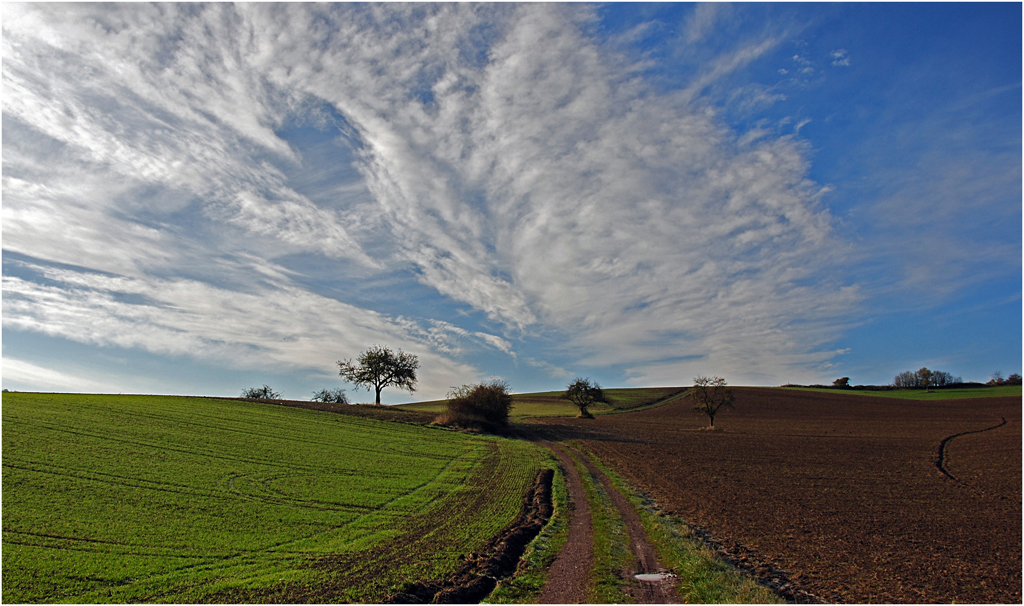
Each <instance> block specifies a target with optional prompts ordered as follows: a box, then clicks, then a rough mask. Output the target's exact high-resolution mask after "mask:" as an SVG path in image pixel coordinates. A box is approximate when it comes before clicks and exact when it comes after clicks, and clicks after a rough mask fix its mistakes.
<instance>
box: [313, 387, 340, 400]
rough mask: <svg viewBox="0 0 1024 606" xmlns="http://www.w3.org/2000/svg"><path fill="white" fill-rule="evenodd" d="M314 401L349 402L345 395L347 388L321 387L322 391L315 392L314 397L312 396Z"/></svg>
mask: <svg viewBox="0 0 1024 606" xmlns="http://www.w3.org/2000/svg"><path fill="white" fill-rule="evenodd" d="M310 400H311V401H313V402H324V403H325V404H348V397H347V396H346V395H345V390H344V389H341V388H337V389H321V390H320V391H317V392H314V393H313V397H312V398H310Z"/></svg>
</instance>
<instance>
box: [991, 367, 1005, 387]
mask: <svg viewBox="0 0 1024 606" xmlns="http://www.w3.org/2000/svg"><path fill="white" fill-rule="evenodd" d="M1005 382H1006V379H1004V378H1003V371H1001V370H997V371H995V372H994V373H992V379H991V380H989V382H988V383H987V384H988V385H1002V384H1003V383H1005Z"/></svg>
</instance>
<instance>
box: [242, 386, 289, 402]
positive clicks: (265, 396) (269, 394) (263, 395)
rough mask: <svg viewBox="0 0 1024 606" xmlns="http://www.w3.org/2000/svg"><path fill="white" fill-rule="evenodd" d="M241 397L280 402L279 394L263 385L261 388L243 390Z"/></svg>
mask: <svg viewBox="0 0 1024 606" xmlns="http://www.w3.org/2000/svg"><path fill="white" fill-rule="evenodd" d="M242 397H243V398H250V399H253V400H280V399H281V394H279V393H277V392H276V391H274V390H273V389H271V388H270V386H269V385H266V384H264V385H263V387H250V388H248V389H243V390H242Z"/></svg>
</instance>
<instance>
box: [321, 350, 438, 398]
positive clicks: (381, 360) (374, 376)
mask: <svg viewBox="0 0 1024 606" xmlns="http://www.w3.org/2000/svg"><path fill="white" fill-rule="evenodd" d="M419 366H420V361H419V358H417V357H416V356H414V355H412V354H407V353H405V352H403V351H402V350H401V349H399V350H398V353H394V352H392V351H391V350H390V349H389V348H387V347H385V346H383V345H374V346H373V347H371V348H370V349H368V350H366V351H364V352H363V353H361V354H359V358H358V359H357V362H356V363H353V362H352V360H344V361H339V362H338V369H339V372H338V374H340V375H341V376H342V377H344V378H345V380H346V381H348V382H350V383H353V384H355V385H361V386H363V387H365V388H366V389H367V390H368V391H369V390H371V389H373V390H375V391H376V392H377V400H376V403H377V404H378V405H379V404H380V392H381V390H383V389H384V388H385V387H392V386H393V387H398V388H400V389H406V390H408V391H409V393H412V392H414V391H416V369H417V368H419Z"/></svg>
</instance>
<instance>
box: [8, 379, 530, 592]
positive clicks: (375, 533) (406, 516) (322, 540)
mask: <svg viewBox="0 0 1024 606" xmlns="http://www.w3.org/2000/svg"><path fill="white" fill-rule="evenodd" d="M2 413H3V436H2V439H3V491H2V498H3V589H2V591H3V594H2V598H3V601H4V602H47V603H50V602H77V603H95V602H119V603H125V602H178V603H182V602H231V601H247V602H252V601H278V602H283V601H307V602H308V601H315V602H332V601H341V602H354V601H355V602H367V601H369V602H377V601H380V600H382V599H383V598H384V597H386V596H387V595H389V594H390V593H393V592H395V591H396V590H399V589H400V588H402V587H403V586H405V585H407V584H409V583H414V582H422V581H425V580H430V579H435V578H440V577H443V576H445V575H447V574H450V573H451V572H452V571H454V570H455V569H457V568H458V566H459V565H461V564H462V558H463V556H464V555H465V554H468V553H470V552H472V551H475V550H477V549H479V548H480V547H482V546H483V545H485V544H486V543H487V541H488V540H489V539H490V538H491V537H493V536H494V535H496V534H497V533H498V532H499V531H500V530H501V529H502V528H504V527H505V526H507V525H508V524H509V523H511V521H512V520H513V519H514V518H515V516H516V515H517V513H518V512H519V509H520V507H521V504H522V497H523V494H524V493H525V491H526V489H527V488H528V487H529V485H530V484H531V483H532V481H533V479H534V477H535V475H536V472H537V470H538V469H539V466H540V463H541V461H542V460H543V458H544V456H545V455H544V454H543V453H542V452H541V451H540V449H539V448H538V447H536V446H535V445H533V444H530V443H528V442H523V441H514V440H507V439H500V438H493V437H485V436H472V435H466V434H461V433H458V432H451V431H445V430H442V429H432V428H427V427H419V426H415V425H410V424H404V423H390V422H386V421H379V420H375V419H366V418H359V417H353V416H347V415H337V414H331V413H325V412H320V411H313V410H304V409H299V408H287V407H281V406H274V405H269V404H261V403H254V402H243V401H238V400H216V399H205V398H203V399H200V398H184V397H164V396H99V395H66V394H29V393H7V394H4V398H3V410H2Z"/></svg>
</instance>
